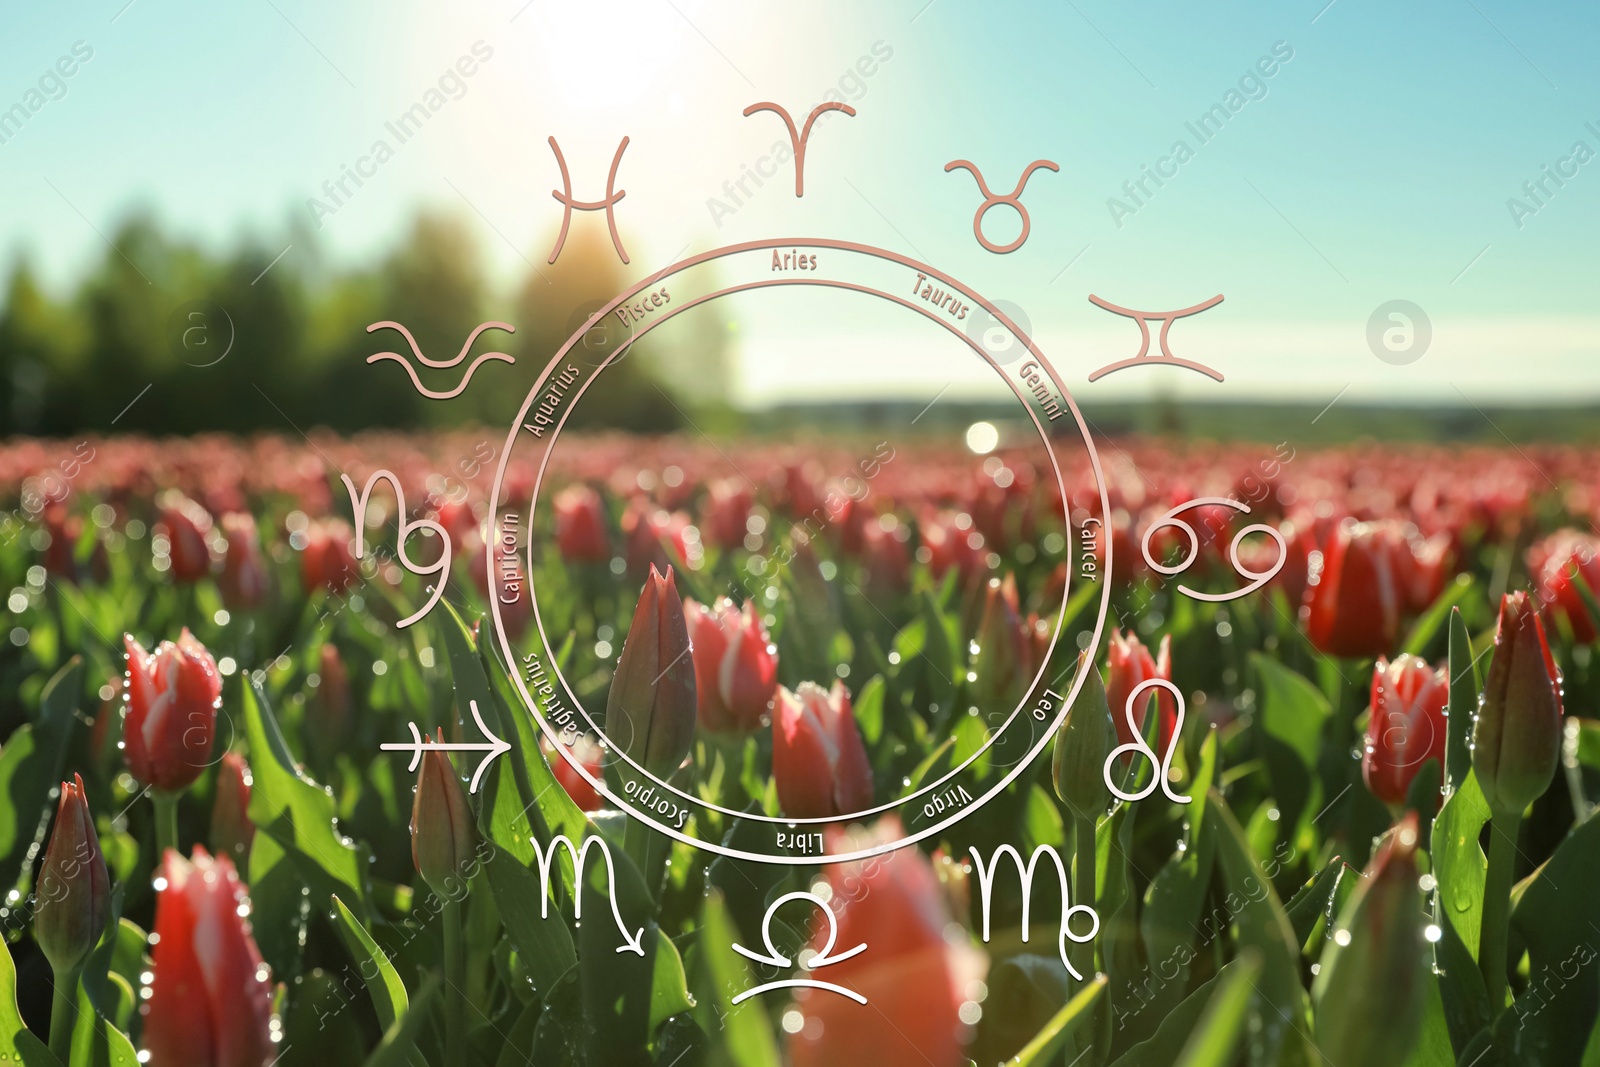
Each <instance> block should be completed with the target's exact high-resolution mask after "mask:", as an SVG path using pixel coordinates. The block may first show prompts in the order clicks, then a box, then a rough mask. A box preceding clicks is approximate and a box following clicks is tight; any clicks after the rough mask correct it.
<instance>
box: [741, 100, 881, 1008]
mask: <svg viewBox="0 0 1600 1067" xmlns="http://www.w3.org/2000/svg"><path fill="white" fill-rule="evenodd" d="M757 111H772V112H776V113H777V115H778V117H779V118H781V119H783V124H784V125H785V126H787V127H789V145H790V147H792V148H793V149H794V195H795V196H805V195H806V142H807V141H809V140H810V139H811V124H812V123H813V122H816V121H817V116H818V115H820V114H822V113H823V112H824V111H843V112H844V113H845V114H846V115H849V116H850V117H851V118H854V117H855V114H856V109H855V108H853V107H851V106H850V105H849V104H846V103H842V102H840V101H838V100H830V101H828V102H827V103H824V104H818V105H817V106H816V107H814V108H812V109H811V114H810V115H807V116H806V124H805V128H804V129H802V130H801V131H800V132H799V133H796V132H795V129H794V119H792V118H790V117H789V109H788V108H786V107H784V106H783V105H782V104H774V103H772V102H770V101H763V102H762V103H759V104H751V105H750V106H749V107H747V108H745V109H744V115H745V118H749V117H750V116H751V115H754V114H755V113H756V112H757ZM862 1003H863V1004H865V1003H866V1001H862Z"/></svg>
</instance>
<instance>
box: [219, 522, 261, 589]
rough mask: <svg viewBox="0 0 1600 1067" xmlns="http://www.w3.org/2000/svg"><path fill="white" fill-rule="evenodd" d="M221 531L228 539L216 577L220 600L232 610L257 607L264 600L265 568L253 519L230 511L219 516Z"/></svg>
mask: <svg viewBox="0 0 1600 1067" xmlns="http://www.w3.org/2000/svg"><path fill="white" fill-rule="evenodd" d="M222 532H223V535H224V536H225V537H226V538H227V539H228V550H227V554H226V555H224V556H223V557H222V574H221V575H220V576H219V577H218V578H217V586H218V587H219V588H220V589H221V590H222V599H223V601H224V602H225V603H226V604H227V605H228V606H229V607H230V608H233V609H234V610H236V611H237V610H240V609H248V608H255V607H260V605H261V602H262V601H263V600H265V599H266V597H267V568H266V564H265V563H263V562H262V560H261V538H260V536H259V535H258V534H257V533H256V520H255V519H254V517H252V516H251V515H250V514H249V513H247V512H242V511H230V512H229V513H228V514H226V515H224V516H222Z"/></svg>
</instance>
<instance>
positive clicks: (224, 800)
mask: <svg viewBox="0 0 1600 1067" xmlns="http://www.w3.org/2000/svg"><path fill="white" fill-rule="evenodd" d="M251 781H252V780H251V778H250V765H249V764H248V763H246V762H245V761H244V757H243V756H241V755H239V754H238V753H237V752H229V753H227V754H225V755H224V756H223V757H222V764H221V766H219V767H218V768H217V797H216V800H215V801H214V802H213V804H212V807H211V844H212V845H213V846H214V847H215V848H216V850H217V854H218V855H219V856H227V857H228V858H229V859H231V860H233V861H234V863H235V864H236V865H243V864H245V863H246V862H247V861H248V860H249V858H250V844H251V842H252V841H254V840H255V836H256V827H255V823H253V822H251V821H250V814H249V812H250V785H251Z"/></svg>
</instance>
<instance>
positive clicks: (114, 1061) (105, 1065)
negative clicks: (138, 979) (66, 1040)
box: [70, 988, 139, 1067]
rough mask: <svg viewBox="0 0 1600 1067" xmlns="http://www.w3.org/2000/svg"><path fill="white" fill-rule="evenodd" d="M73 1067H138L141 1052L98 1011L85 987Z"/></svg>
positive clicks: (74, 1037)
mask: <svg viewBox="0 0 1600 1067" xmlns="http://www.w3.org/2000/svg"><path fill="white" fill-rule="evenodd" d="M129 995H130V996H131V995H132V990H129ZM70 1067H139V1053H138V1050H137V1049H135V1048H134V1047H133V1042H132V1041H130V1040H129V1039H128V1035H127V1034H125V1033H123V1032H122V1031H121V1030H118V1029H117V1028H116V1027H115V1026H112V1025H111V1024H110V1023H108V1022H107V1021H106V1020H105V1019H104V1018H103V1017H102V1016H101V1015H100V1013H99V1012H98V1011H96V1010H95V1006H94V1004H93V1003H92V1002H91V1001H90V1000H89V995H88V993H86V992H85V991H84V990H83V989H82V988H80V989H79V990H78V1022H77V1025H76V1026H74V1027H73V1028H72V1062H71V1064H70Z"/></svg>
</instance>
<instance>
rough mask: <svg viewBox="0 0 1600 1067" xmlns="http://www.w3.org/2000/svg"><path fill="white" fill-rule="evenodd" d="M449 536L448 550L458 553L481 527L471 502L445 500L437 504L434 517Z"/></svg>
mask: <svg viewBox="0 0 1600 1067" xmlns="http://www.w3.org/2000/svg"><path fill="white" fill-rule="evenodd" d="M434 521H435V522H437V523H438V524H439V525H440V526H442V527H444V532H445V533H446V534H447V535H448V536H449V538H450V551H452V552H454V553H456V554H457V555H459V554H460V553H461V552H463V551H464V550H465V549H466V547H467V542H468V541H469V540H470V539H471V538H472V537H473V536H474V535H478V534H479V532H480V530H481V529H482V526H483V524H482V522H480V521H479V519H478V514H477V512H476V511H474V510H473V507H472V504H471V503H469V502H468V501H466V500H446V501H445V502H444V503H442V504H440V505H439V508H438V511H437V515H436V518H435V519H434Z"/></svg>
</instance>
